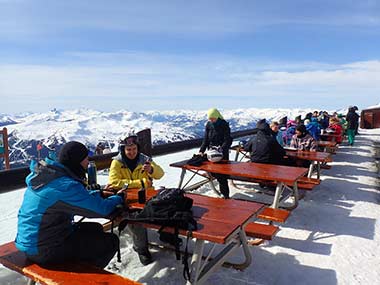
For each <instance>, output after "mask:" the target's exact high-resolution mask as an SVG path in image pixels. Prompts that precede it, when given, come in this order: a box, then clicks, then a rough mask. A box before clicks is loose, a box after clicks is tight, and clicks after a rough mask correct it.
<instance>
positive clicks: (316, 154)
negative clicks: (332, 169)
mask: <svg viewBox="0 0 380 285" xmlns="http://www.w3.org/2000/svg"><path fill="white" fill-rule="evenodd" d="M326 142H327V143H328V144H326V145H327V146H331V144H334V143H335V145H336V142H330V141H326ZM231 149H233V150H235V151H239V152H244V150H243V148H242V147H241V146H238V145H236V146H233V147H231ZM284 149H285V152H286V155H287V156H289V157H294V158H298V159H303V160H310V161H319V162H331V161H332V159H331V154H330V153H328V152H321V151H306V150H297V149H295V148H294V149H291V148H289V147H286V148H285V147H284Z"/></svg>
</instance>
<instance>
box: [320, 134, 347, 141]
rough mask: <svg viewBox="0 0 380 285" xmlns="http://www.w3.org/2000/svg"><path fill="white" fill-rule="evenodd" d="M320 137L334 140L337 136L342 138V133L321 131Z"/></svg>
mask: <svg viewBox="0 0 380 285" xmlns="http://www.w3.org/2000/svg"><path fill="white" fill-rule="evenodd" d="M320 136H321V137H323V138H326V139H327V140H328V141H333V142H335V141H336V139H337V138H342V137H343V136H342V135H336V134H334V133H323V134H320Z"/></svg>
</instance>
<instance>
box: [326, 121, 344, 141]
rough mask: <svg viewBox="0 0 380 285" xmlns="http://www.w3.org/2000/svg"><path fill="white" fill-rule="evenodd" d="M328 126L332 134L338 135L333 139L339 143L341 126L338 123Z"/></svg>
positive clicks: (341, 138)
mask: <svg viewBox="0 0 380 285" xmlns="http://www.w3.org/2000/svg"><path fill="white" fill-rule="evenodd" d="M328 128H329V129H331V130H333V131H334V135H338V137H336V139H335V141H336V142H337V143H341V142H342V140H343V128H342V126H341V125H339V124H333V125H330V126H329V127H328Z"/></svg>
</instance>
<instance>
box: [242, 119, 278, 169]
mask: <svg viewBox="0 0 380 285" xmlns="http://www.w3.org/2000/svg"><path fill="white" fill-rule="evenodd" d="M256 129H257V134H256V136H254V137H253V138H251V139H250V140H249V141H248V143H247V144H246V145H244V150H245V151H249V152H250V155H251V157H250V159H251V161H252V162H258V163H269V164H284V163H285V161H284V155H285V150H284V148H283V147H282V146H281V145H280V144H279V143H278V142H277V140H276V139H275V138H274V137H273V132H272V130H271V129H270V127H269V125H268V123H267V122H266V121H265V119H262V120H260V121H258V122H257V124H256Z"/></svg>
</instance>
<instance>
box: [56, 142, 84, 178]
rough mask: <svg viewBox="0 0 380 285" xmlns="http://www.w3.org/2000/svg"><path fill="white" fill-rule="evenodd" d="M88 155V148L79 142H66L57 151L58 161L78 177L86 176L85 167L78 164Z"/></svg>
mask: <svg viewBox="0 0 380 285" xmlns="http://www.w3.org/2000/svg"><path fill="white" fill-rule="evenodd" d="M87 156H88V149H87V148H86V147H85V146H84V145H83V144H82V143H80V142H76V141H71V142H68V143H66V144H65V145H64V146H63V147H62V148H61V151H60V152H59V157H58V161H59V162H60V163H62V164H63V165H64V166H66V167H67V168H68V169H70V170H71V172H73V173H74V174H75V175H76V176H78V178H80V179H84V178H85V177H86V171H87V170H86V169H84V168H83V167H82V165H81V164H80V163H81V162H82V161H83V159H85V158H86V157H87Z"/></svg>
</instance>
